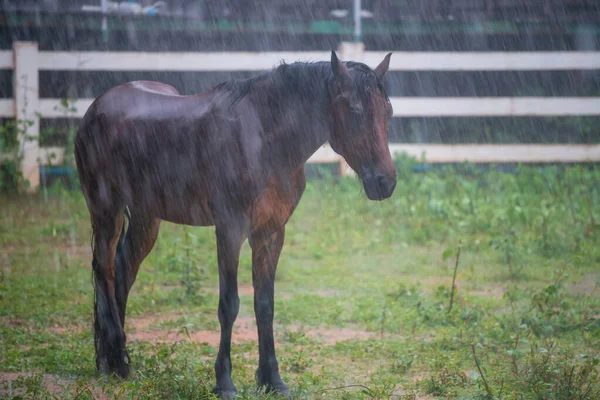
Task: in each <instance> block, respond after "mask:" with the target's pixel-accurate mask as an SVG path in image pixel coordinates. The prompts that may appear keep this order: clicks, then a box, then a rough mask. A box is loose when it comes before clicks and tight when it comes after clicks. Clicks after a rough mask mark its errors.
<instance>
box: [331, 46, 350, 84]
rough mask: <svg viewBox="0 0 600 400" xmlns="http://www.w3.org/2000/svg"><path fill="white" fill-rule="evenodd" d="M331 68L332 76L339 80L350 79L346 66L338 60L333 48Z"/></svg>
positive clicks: (345, 80)
mask: <svg viewBox="0 0 600 400" xmlns="http://www.w3.org/2000/svg"><path fill="white" fill-rule="evenodd" d="M331 69H332V70H333V76H334V77H335V79H336V80H338V81H339V82H347V81H349V80H350V73H349V72H348V68H346V66H345V65H344V63H343V62H341V61H340V59H339V58H338V57H337V55H336V54H335V51H333V50H331Z"/></svg>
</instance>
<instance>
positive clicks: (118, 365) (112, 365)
mask: <svg viewBox="0 0 600 400" xmlns="http://www.w3.org/2000/svg"><path fill="white" fill-rule="evenodd" d="M128 362H129V357H128V356H127V358H126V359H124V360H123V361H122V362H115V360H114V359H109V358H108V357H106V356H104V357H99V358H97V359H96V367H97V368H98V371H100V373H101V374H102V375H104V376H109V375H113V374H114V375H116V376H118V377H119V378H121V379H127V377H128V376H129V364H128Z"/></svg>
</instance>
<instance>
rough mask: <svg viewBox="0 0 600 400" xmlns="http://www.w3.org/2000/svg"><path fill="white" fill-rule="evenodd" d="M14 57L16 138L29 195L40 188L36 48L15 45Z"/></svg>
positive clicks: (35, 45)
mask: <svg viewBox="0 0 600 400" xmlns="http://www.w3.org/2000/svg"><path fill="white" fill-rule="evenodd" d="M13 55H14V68H15V69H14V100H15V117H16V120H17V124H18V126H19V127H20V128H21V130H22V132H21V134H20V136H19V149H20V155H21V156H22V160H21V172H22V173H23V177H24V178H25V179H27V180H28V181H29V191H31V192H34V191H36V190H37V188H38V186H39V185H40V167H39V156H40V154H39V149H40V143H39V136H40V121H39V118H38V116H37V111H38V109H39V73H38V44H37V43H36V42H14V43H13Z"/></svg>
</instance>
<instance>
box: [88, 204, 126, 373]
mask: <svg viewBox="0 0 600 400" xmlns="http://www.w3.org/2000/svg"><path fill="white" fill-rule="evenodd" d="M92 224H93V228H94V256H93V257H94V258H93V261H92V268H93V274H94V289H95V301H94V344H95V348H96V366H97V367H98V369H99V370H100V371H101V372H102V373H104V374H110V373H112V372H116V373H117V374H118V375H120V376H121V377H126V376H127V375H128V374H129V365H128V360H126V357H127V356H126V352H125V333H124V331H123V326H122V324H121V321H120V318H119V309H118V306H117V301H116V296H115V275H116V271H115V252H116V248H117V243H118V241H119V234H120V232H121V227H122V225H123V213H122V212H118V213H116V214H115V215H109V214H102V215H96V216H92Z"/></svg>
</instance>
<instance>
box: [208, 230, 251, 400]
mask: <svg viewBox="0 0 600 400" xmlns="http://www.w3.org/2000/svg"><path fill="white" fill-rule="evenodd" d="M216 236H217V257H218V262H219V322H220V323H221V342H220V344H219V354H218V355H217V360H216V362H215V374H216V377H217V386H216V387H215V388H214V390H213V392H214V393H216V394H218V395H219V396H220V397H222V398H226V399H228V398H234V397H235V394H236V392H237V389H236V388H235V386H234V385H233V381H232V380H231V357H230V353H231V331H232V328H233V323H234V322H235V319H236V318H237V315H238V311H239V308H240V299H239V297H238V287H237V273H238V263H239V258H240V250H241V248H242V243H243V242H244V240H245V239H246V238H245V229H244V228H243V227H242V226H231V225H228V224H224V226H219V225H217V226H216Z"/></svg>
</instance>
